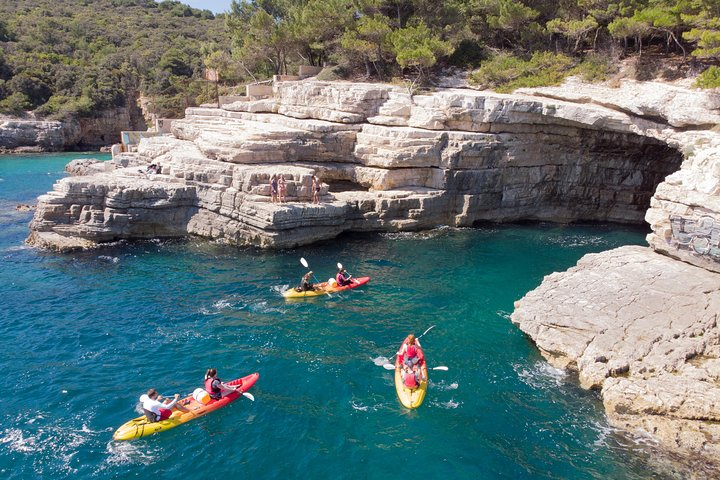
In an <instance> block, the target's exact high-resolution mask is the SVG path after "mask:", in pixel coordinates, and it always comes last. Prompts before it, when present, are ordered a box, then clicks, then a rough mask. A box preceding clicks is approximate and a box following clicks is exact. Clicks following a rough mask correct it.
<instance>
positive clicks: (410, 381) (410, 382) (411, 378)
mask: <svg viewBox="0 0 720 480" xmlns="http://www.w3.org/2000/svg"><path fill="white" fill-rule="evenodd" d="M403 383H404V384H405V386H406V387H407V388H417V386H418V383H417V378H415V372H408V373H407V374H405V380H404V382H403Z"/></svg>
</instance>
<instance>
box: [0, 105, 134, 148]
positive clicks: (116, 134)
mask: <svg viewBox="0 0 720 480" xmlns="http://www.w3.org/2000/svg"><path fill="white" fill-rule="evenodd" d="M146 129H147V126H146V125H145V122H144V119H143V118H142V114H141V112H140V110H139V109H138V108H134V107H133V108H130V107H120V108H116V109H113V110H105V111H102V112H97V113H96V115H94V116H93V117H90V118H72V119H68V120H64V121H58V120H42V119H37V118H35V117H34V116H32V115H28V116H26V117H22V118H16V117H8V116H0V151H9V152H13V151H14V152H20V151H35V152H55V151H62V150H73V149H75V150H78V149H80V150H83V149H96V150H97V149H99V148H100V147H105V146H109V145H112V144H113V143H117V141H118V140H119V138H120V131H122V130H146Z"/></svg>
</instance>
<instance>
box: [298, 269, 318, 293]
mask: <svg viewBox="0 0 720 480" xmlns="http://www.w3.org/2000/svg"><path fill="white" fill-rule="evenodd" d="M312 275H313V272H312V270H310V271H308V272H307V273H306V274H305V275H303V277H302V279H301V280H300V285H298V286H297V287H295V290H297V291H298V292H309V291H312V290H315V284H314V283H312V281H310V277H312Z"/></svg>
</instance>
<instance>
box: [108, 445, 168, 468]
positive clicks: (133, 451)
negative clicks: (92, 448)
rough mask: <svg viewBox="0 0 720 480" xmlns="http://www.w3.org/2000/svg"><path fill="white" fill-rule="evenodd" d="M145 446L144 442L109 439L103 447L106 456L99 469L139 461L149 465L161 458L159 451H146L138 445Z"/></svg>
mask: <svg viewBox="0 0 720 480" xmlns="http://www.w3.org/2000/svg"><path fill="white" fill-rule="evenodd" d="M141 446H147V445H146V444H145V443H144V442H116V441H110V442H108V444H107V447H106V448H105V451H106V452H107V453H108V457H107V459H106V460H105V464H104V465H102V466H101V467H100V470H103V469H104V468H108V467H114V466H117V465H129V464H135V463H139V464H141V465H150V464H151V463H153V462H155V461H156V460H158V459H162V458H163V456H162V454H161V452H154V451H147V450H143V449H141V448H140V447H141Z"/></svg>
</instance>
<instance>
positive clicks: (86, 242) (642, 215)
mask: <svg viewBox="0 0 720 480" xmlns="http://www.w3.org/2000/svg"><path fill="white" fill-rule="evenodd" d="M274 92H275V94H274V96H273V97H272V98H270V99H265V100H260V101H243V102H236V103H234V104H231V105H228V106H225V107H224V108H223V109H217V108H191V109H188V110H187V112H186V117H185V119H183V120H178V121H175V122H174V125H173V136H169V137H156V138H150V139H144V140H143V141H142V142H141V144H140V146H139V151H138V153H137V154H133V155H129V154H123V155H120V156H118V157H116V158H115V159H114V160H113V161H112V162H108V163H105V164H99V165H98V164H90V165H86V164H76V165H74V166H73V167H72V169H73V172H74V173H76V174H81V175H80V176H75V177H69V178H65V179H62V180H60V181H59V182H58V183H57V184H56V185H55V186H54V189H53V191H52V192H49V193H48V194H47V195H43V196H41V197H40V198H39V199H38V206H37V210H36V213H35V217H34V219H33V221H32V223H31V235H30V239H29V241H30V242H31V243H34V244H37V245H41V246H44V247H48V248H55V249H60V250H65V249H73V248H87V247H89V246H93V245H97V244H98V243H100V242H105V241H110V240H116V239H121V238H129V239H130V238H145V237H157V236H183V235H187V234H195V235H201V236H203V237H207V238H212V239H218V240H222V241H226V242H228V243H231V244H235V245H256V246H261V247H292V246H295V245H301V244H307V243H311V242H314V241H317V240H320V239H326V238H332V237H333V236H335V235H337V234H339V233H341V232H343V231H363V230H366V231H368V230H374V231H378V230H379V231H400V230H418V229H424V228H431V227H434V226H436V225H438V224H446V225H455V226H469V225H473V224H475V223H476V222H481V221H498V222H506V221H516V220H545V221H556V222H571V221H603V222H605V221H613V222H626V223H641V222H642V221H643V219H645V220H646V221H647V222H648V223H650V225H651V228H652V233H651V234H650V235H649V236H648V241H649V243H650V247H651V248H635V247H633V248H624V249H618V250H614V251H611V252H606V253H604V254H599V255H591V256H587V257H586V258H584V259H583V260H581V262H579V264H578V266H577V267H576V268H574V269H571V270H570V271H568V272H566V273H562V274H553V275H550V276H548V277H546V279H545V281H544V282H543V284H542V285H541V286H540V287H538V289H537V290H535V291H533V292H530V293H529V294H528V295H527V296H526V297H525V298H524V299H522V300H521V301H519V302H518V303H517V306H516V310H515V312H514V313H513V315H512V320H513V322H514V323H515V324H517V325H518V326H519V327H520V328H521V329H522V330H523V331H525V332H526V333H527V334H528V335H529V336H530V337H531V338H532V339H533V340H534V341H535V342H536V343H537V345H538V347H539V348H540V349H541V351H542V352H543V353H544V354H545V355H546V357H547V358H548V359H550V360H551V361H552V362H554V363H556V364H558V365H561V366H565V367H571V368H575V369H577V370H578V372H579V376H580V381H581V384H582V385H583V386H584V387H587V388H595V389H599V390H600V391H601V393H602V395H603V400H604V403H605V406H606V409H607V411H608V416H609V417H610V419H611V421H612V422H613V423H614V424H616V425H618V426H621V427H624V428H627V429H628V430H630V431H633V432H635V431H642V432H644V434H649V435H651V436H653V437H655V438H656V439H657V440H658V441H659V442H660V443H661V445H663V446H665V447H667V449H668V450H671V451H679V452H682V453H692V454H694V455H699V456H701V458H703V459H706V460H707V461H708V462H710V463H715V464H720V461H718V460H717V458H720V457H719V456H718V455H717V453H720V452H719V451H718V449H719V448H720V430H718V427H717V425H716V421H717V420H718V415H719V414H720V403H719V402H718V400H720V396H718V389H717V386H716V383H717V381H718V375H720V363H718V362H719V361H718V360H717V359H718V358H720V346H719V345H720V341H719V339H720V334H719V332H718V330H717V328H718V327H717V315H718V314H717V312H718V311H720V308H719V307H720V304H719V300H718V292H719V291H720V280H718V278H719V276H718V274H717V273H716V272H720V245H719V243H718V242H720V201H719V199H718V193H719V192H720V187H719V185H718V182H720V135H718V134H717V133H715V132H714V131H713V130H712V129H710V128H709V126H711V125H714V124H717V123H718V122H719V121H720V110H719V109H718V106H719V105H720V97H719V96H718V95H712V94H707V93H702V92H697V91H692V90H688V89H682V88H678V87H672V86H668V85H663V84H653V83H631V84H626V85H623V87H622V88H620V89H613V88H608V87H601V86H593V85H581V84H577V83H572V82H569V83H567V84H566V85H563V86H562V87H556V88H542V89H529V90H524V91H522V92H518V93H517V94H515V95H512V96H510V95H501V94H495V93H492V92H476V91H471V90H452V89H450V90H441V91H437V92H435V93H433V94H431V95H417V96H414V97H410V96H409V95H408V94H407V93H405V92H404V91H403V90H401V89H399V88H396V87H393V86H387V85H373V84H351V83H341V82H337V83H323V82H315V81H302V82H282V83H277V84H275V86H274ZM151 162H152V163H155V164H157V165H159V166H160V173H155V172H154V171H153V172H152V173H149V170H148V169H147V168H146V167H147V166H148V165H149V164H150V163H151ZM273 175H283V176H284V178H285V179H286V185H287V192H286V202H284V203H275V202H272V201H271V186H270V183H271V177H272V176H273ZM313 176H316V177H317V178H319V180H320V185H321V186H320V191H319V192H318V193H319V195H320V203H312V202H311V199H312V196H313ZM658 252H660V253H663V254H665V255H659V254H658ZM678 259H679V260H683V262H680V261H678Z"/></svg>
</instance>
